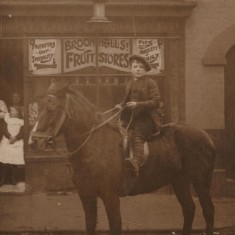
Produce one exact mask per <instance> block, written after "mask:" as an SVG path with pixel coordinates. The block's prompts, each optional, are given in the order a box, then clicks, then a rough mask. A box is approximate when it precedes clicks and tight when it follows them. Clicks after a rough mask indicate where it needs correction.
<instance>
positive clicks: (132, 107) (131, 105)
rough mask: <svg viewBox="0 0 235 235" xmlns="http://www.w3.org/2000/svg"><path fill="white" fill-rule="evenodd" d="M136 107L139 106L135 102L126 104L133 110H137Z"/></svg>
mask: <svg viewBox="0 0 235 235" xmlns="http://www.w3.org/2000/svg"><path fill="white" fill-rule="evenodd" d="M136 105H137V103H136V102H134V101H131V102H128V103H127V104H126V106H127V107H129V108H131V109H134V108H136Z"/></svg>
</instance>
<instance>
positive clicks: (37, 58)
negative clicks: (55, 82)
mask: <svg viewBox="0 0 235 235" xmlns="http://www.w3.org/2000/svg"><path fill="white" fill-rule="evenodd" d="M29 71H30V72H31V73H32V74H35V75H42V74H58V73H61V43H60V40H58V39H31V40H30V42H29Z"/></svg>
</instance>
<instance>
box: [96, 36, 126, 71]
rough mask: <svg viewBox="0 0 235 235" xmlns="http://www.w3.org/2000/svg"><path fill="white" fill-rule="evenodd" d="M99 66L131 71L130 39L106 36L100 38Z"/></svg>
mask: <svg viewBox="0 0 235 235" xmlns="http://www.w3.org/2000/svg"><path fill="white" fill-rule="evenodd" d="M98 46H99V47H98V53H99V55H98V60H99V61H98V66H99V67H101V66H105V67H109V68H112V69H116V70H119V71H123V72H129V62H128V58H129V54H130V40H129V39H117V38H104V39H100V40H99V45H98Z"/></svg>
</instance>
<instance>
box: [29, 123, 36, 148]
mask: <svg viewBox="0 0 235 235" xmlns="http://www.w3.org/2000/svg"><path fill="white" fill-rule="evenodd" d="M37 127H38V121H37V122H36V123H35V125H34V127H33V129H32V130H31V132H30V135H29V141H28V144H32V143H33V139H32V133H33V132H36V130H37Z"/></svg>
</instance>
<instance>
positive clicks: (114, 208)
mask: <svg viewBox="0 0 235 235" xmlns="http://www.w3.org/2000/svg"><path fill="white" fill-rule="evenodd" d="M102 200H103V202H104V206H105V209H106V213H107V216H108V220H109V228H110V233H111V234H112V235H120V234H122V221H121V212H120V199H119V197H118V195H116V194H115V193H110V192H109V193H107V194H105V195H104V196H102Z"/></svg>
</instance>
